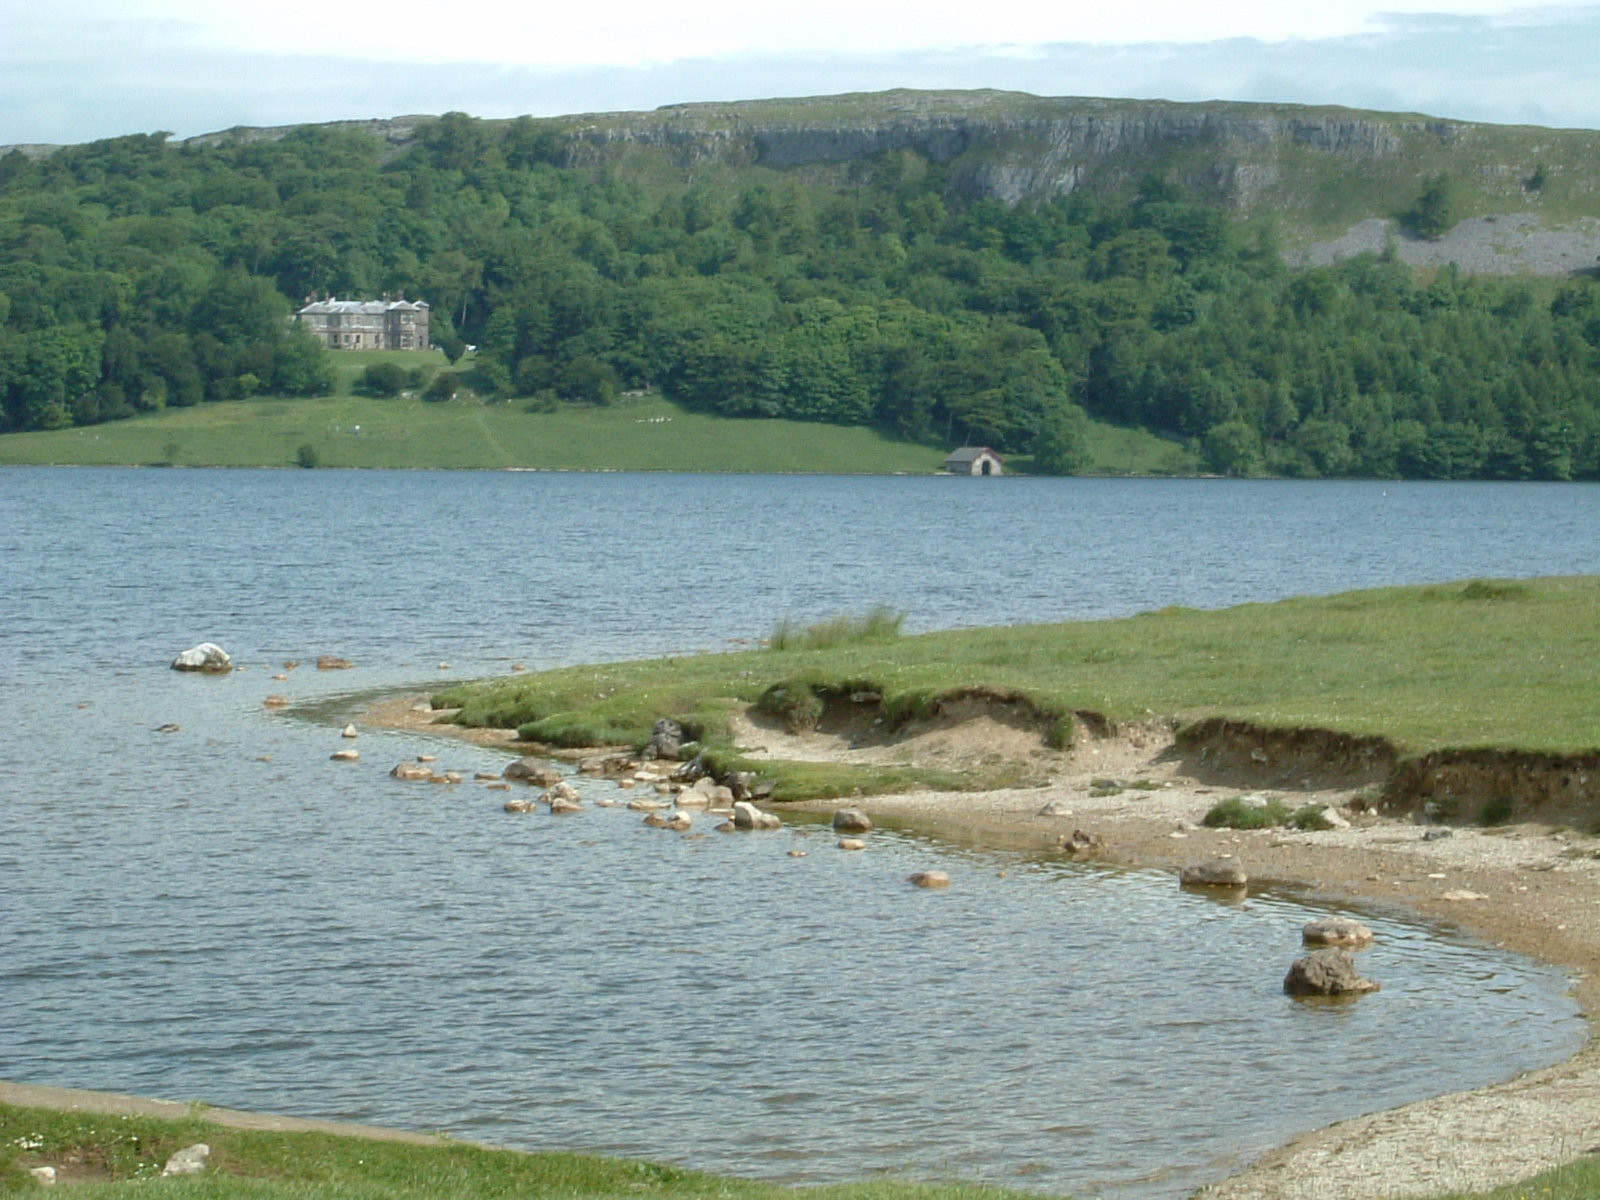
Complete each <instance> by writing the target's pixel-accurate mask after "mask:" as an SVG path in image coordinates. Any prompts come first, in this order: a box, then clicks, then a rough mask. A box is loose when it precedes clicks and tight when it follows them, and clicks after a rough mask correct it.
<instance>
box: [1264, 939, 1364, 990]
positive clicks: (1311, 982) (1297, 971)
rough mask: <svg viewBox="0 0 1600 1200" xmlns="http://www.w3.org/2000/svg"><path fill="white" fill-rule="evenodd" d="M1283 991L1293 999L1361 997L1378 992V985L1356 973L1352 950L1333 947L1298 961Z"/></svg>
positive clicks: (1284, 983) (1290, 971)
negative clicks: (1308, 997) (1302, 997)
mask: <svg viewBox="0 0 1600 1200" xmlns="http://www.w3.org/2000/svg"><path fill="white" fill-rule="evenodd" d="M1283 990H1284V991H1285V992H1287V993H1289V995H1291V996H1359V995H1362V994H1364V993H1366V992H1375V991H1377V990H1378V985H1377V984H1376V983H1374V982H1373V981H1372V980H1370V979H1367V978H1365V977H1364V976H1363V975H1362V974H1361V972H1360V971H1358V970H1356V960H1355V959H1354V958H1352V957H1351V955H1350V951H1348V950H1343V949H1340V948H1338V947H1329V948H1327V949H1324V950H1313V951H1312V952H1311V953H1310V954H1307V955H1306V956H1305V957H1304V958H1297V959H1295V960H1294V962H1293V964H1292V965H1291V966H1290V967H1289V973H1288V974H1287V975H1285V976H1284V978H1283Z"/></svg>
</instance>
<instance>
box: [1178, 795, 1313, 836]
mask: <svg viewBox="0 0 1600 1200" xmlns="http://www.w3.org/2000/svg"><path fill="white" fill-rule="evenodd" d="M1293 816H1294V813H1293V811H1292V810H1291V809H1290V808H1289V806H1288V805H1287V804H1285V803H1284V802H1283V801H1282V800H1268V801H1267V802H1266V803H1265V804H1247V803H1246V802H1245V800H1244V798H1243V797H1242V796H1234V797H1231V798H1230V799H1227V800H1219V801H1217V802H1216V803H1215V804H1213V805H1212V806H1211V807H1210V808H1209V809H1208V810H1207V811H1206V815H1205V816H1204V817H1202V818H1201V821H1200V823H1201V824H1202V825H1204V826H1206V828H1208V829H1276V828H1278V827H1279V826H1281V825H1287V824H1288V823H1289V822H1290V820H1291V819H1292V818H1293Z"/></svg>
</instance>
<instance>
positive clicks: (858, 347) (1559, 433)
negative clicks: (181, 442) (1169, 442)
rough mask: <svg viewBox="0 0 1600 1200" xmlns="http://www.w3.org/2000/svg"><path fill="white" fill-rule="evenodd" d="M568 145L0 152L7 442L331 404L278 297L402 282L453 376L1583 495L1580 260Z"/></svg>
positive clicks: (589, 399) (236, 140)
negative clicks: (1495, 267)
mask: <svg viewBox="0 0 1600 1200" xmlns="http://www.w3.org/2000/svg"><path fill="white" fill-rule="evenodd" d="M572 145H573V143H572V141H571V138H570V137H569V136H568V133H567V132H564V127H563V126H561V125H559V123H555V122H543V121H535V120H532V119H529V118H520V119H518V120H515V121H510V122H480V121H476V120H473V119H472V118H469V117H466V116H464V115H462V114H447V115H446V116H444V117H441V118H438V119H436V120H420V121H418V122H417V123H416V124H415V126H414V128H413V129H412V131H411V133H410V135H409V136H408V139H407V140H406V141H405V142H404V143H402V144H400V145H395V144H393V143H391V142H390V141H388V140H386V139H384V138H382V137H378V136H374V135H372V134H369V133H366V132H362V131H358V130H341V129H333V128H327V127H305V128H301V129H296V130H292V131H289V132H287V133H286V134H284V135H282V136H278V137H274V138H262V137H253V136H247V135H245V134H240V135H237V136H232V137H230V136H226V135H222V136H217V137H214V138H208V139H204V140H196V141H193V142H190V143H186V144H184V145H181V146H171V145H168V144H167V142H166V139H165V138H164V137H163V136H162V135H152V136H144V135H140V136H134V137H127V138H120V139H114V140H111V141H105V142H97V143H93V144H90V145H87V146H78V147H67V148H63V149H61V150H59V151H57V152H56V153H54V154H53V155H50V156H49V157H46V158H42V159H33V158H29V157H26V156H24V155H22V154H20V153H12V154H10V155H7V156H5V157H3V158H0V404H3V415H0V430H3V431H17V430H26V429H41V428H54V427H60V426H62V425H66V424H71V423H79V424H89V423H94V422H99V421H106V420H114V419H117V418H119V417H123V416H127V415H130V414H132V413H136V412H140V411H148V410H152V409H157V408H161V407H163V406H168V405H193V404H197V403H204V402H223V401H227V400H230V399H235V398H239V397H244V396H250V395H256V394H282V395H315V394H319V393H321V392H325V391H327V390H328V388H329V386H330V374H329V370H328V362H327V358H328V354H327V352H326V351H324V350H323V349H322V348H321V347H320V346H319V345H318V344H317V343H315V342H314V341H313V340H312V339H311V338H310V337H309V336H306V335H304V334H303V333H301V332H300V331H298V330H296V329H294V328H292V327H291V325H290V323H289V321H288V319H287V318H288V316H289V314H290V312H291V311H292V310H293V308H295V307H297V306H298V305H299V304H300V303H301V302H303V298H304V297H305V296H307V295H308V294H310V293H312V292H321V293H332V294H336V295H339V296H349V297H358V296H370V297H375V296H377V295H380V294H381V293H384V292H400V291H403V292H404V293H405V294H406V295H407V296H410V297H414V298H422V299H426V300H428V301H429V302H430V304H431V305H432V311H433V325H434V340H435V342H436V344H439V345H441V346H443V347H444V348H445V349H446V350H447V352H449V353H450V355H451V357H452V358H454V357H455V356H456V355H458V354H459V353H460V351H461V349H462V347H463V346H464V344H466V343H472V344H474V345H476V346H477V347H478V351H477V353H476V354H475V355H473V356H470V357H466V358H463V359H462V360H461V362H460V363H459V364H458V370H459V371H460V379H461V381H462V383H463V385H464V386H465V387H470V388H471V389H472V390H473V391H475V392H476V393H477V394H478V395H480V396H483V397H485V398H489V399H510V398H517V399H518V401H519V402H522V403H531V404H533V405H535V406H544V407H548V406H553V405H556V404H560V403H581V404H610V403H615V402H617V401H618V399H619V397H620V396H621V395H622V393H624V392H626V391H629V390H634V389H641V388H654V389H658V390H660V391H662V392H664V393H665V394H667V395H668V396H670V397H672V398H674V399H677V400H679V401H680V402H682V403H685V404H687V405H690V406H692V407H695V408H698V409H702V410H705V411H710V412H716V413H722V414H728V415H742V416H749V417H756V418H758V417H764V416H783V417H789V418H795V419H801V420H810V421H821V422H830V423H838V424H873V425H876V426H879V427H882V428H886V429H889V430H892V431H895V432H897V433H899V434H901V435H903V436H905V437H907V438H911V439H916V440H926V441H931V442H940V443H946V444H958V443H980V444H989V445H993V446H995V447H997V448H999V449H1001V450H1003V451H1009V452H1015V453H1031V454H1033V455H1035V456H1036V459H1037V462H1038V464H1039V466H1040V468H1041V469H1045V470H1058V471H1070V470H1072V469H1074V467H1075V466H1076V465H1077V463H1078V461H1079V457H1078V446H1079V439H1080V436H1081V428H1082V423H1083V421H1084V419H1085V413H1086V412H1087V413H1089V414H1093V415H1095V416H1097V417H1100V418H1104V419H1107V420H1112V421H1116V422H1122V423H1129V424H1137V425H1143V426H1146V427H1149V428H1152V429H1155V430H1158V431H1162V432H1166V433H1171V434H1174V435H1177V436H1180V437H1184V438H1190V439H1194V440H1195V442H1196V444H1197V445H1198V446H1199V447H1201V449H1202V450H1203V452H1204V453H1205V455H1206V457H1207V460H1208V462H1209V463H1210V465H1211V466H1212V468H1213V469H1216V470H1219V471H1229V472H1235V473H1253V472H1262V471H1271V472H1276V473H1284V474H1293V475H1305V476H1313V475H1352V474H1354V475H1382V476H1392V475H1405V476H1419V477H1428V478H1549V479H1566V478H1586V479H1594V478H1600V357H1597V347H1600V285H1597V284H1596V283H1595V281H1594V280H1593V279H1590V278H1571V279H1568V280H1565V281H1551V280H1541V279H1531V278H1530V279H1517V278H1510V279H1507V278H1492V277H1475V276H1466V275H1462V274H1458V273H1456V272H1453V271H1450V270H1445V271H1441V272H1437V273H1434V274H1432V275H1429V276H1417V275H1415V274H1413V272H1412V271H1410V270H1409V269H1407V268H1405V267H1403V266H1401V265H1400V264H1399V263H1397V262H1395V261H1391V260H1389V256H1385V255H1379V256H1376V257H1374V256H1366V257H1363V258H1360V259H1356V260H1353V261H1350V262H1347V263H1344V264H1340V265H1336V266H1331V267H1319V268H1312V269H1304V270H1295V269H1291V268H1289V267H1288V266H1286V265H1285V263H1284V260H1283V256H1282V254H1281V252H1280V247H1279V244H1278V241H1277V239H1276V238H1275V236H1274V233H1273V226H1272V223H1271V222H1270V221H1269V220H1265V219H1263V218H1262V217H1261V215H1260V214H1259V213H1258V214H1257V215H1256V216H1255V217H1254V218H1252V220H1251V221H1250V222H1249V223H1241V222H1239V221H1238V220H1237V219H1236V218H1235V217H1234V216H1233V215H1230V214H1229V213H1228V212H1226V211H1225V210H1224V209H1223V208H1221V207H1218V206H1217V205H1215V204H1214V203H1211V202H1209V201H1207V200H1204V199H1200V198H1197V197H1196V196H1195V195H1194V192H1193V190H1192V189H1188V188H1186V186H1185V185H1184V183H1183V178H1184V176H1183V175H1182V173H1180V172H1174V171H1167V172H1165V173H1162V172H1159V171H1153V172H1151V173H1147V174H1145V175H1143V176H1141V177H1138V178H1136V179H1133V180H1132V181H1131V182H1130V183H1129V184H1128V186H1127V187H1126V188H1124V189H1122V190H1120V191H1118V190H1117V189H1115V188H1103V189H1099V190H1095V191H1093V192H1092V193H1091V191H1090V190H1083V191H1079V192H1076V193H1074V194H1066V195H1062V194H1057V195H1053V196H1049V197H1044V198H1025V199H1021V200H1018V201H1017V202H1016V203H1014V204H1007V203H1004V202H1002V201H1000V200H997V199H993V198H983V197H979V198H973V195H972V192H971V189H970V188H966V187H957V186H955V184H954V182H953V180H952V176H951V171H952V168H951V167H950V166H949V165H948V164H946V163H943V162H941V161H939V156H938V155H937V154H933V153H929V152H925V151H924V150H922V149H918V148H915V147H913V146H908V145H901V146H897V147H891V148H888V149H879V150H875V151H874V152H872V153H870V154H868V155H867V156H865V157H859V158H849V159H846V160H843V161H840V162H835V163H833V164H831V165H830V166H829V168H828V169H827V170H825V171H821V170H814V169H812V168H810V167H807V166H804V165H796V166H771V165H760V164H737V163H726V162H712V163H707V162H689V163H675V162H673V161H672V158H671V155H666V154H665V153H663V155H661V156H657V157H649V156H650V155H653V154H654V153H655V152H654V151H652V150H649V149H648V148H646V149H638V148H637V147H636V148H635V149H634V150H633V151H631V152H630V153H631V155H632V157H630V158H629V159H628V160H627V161H622V160H608V159H605V158H604V157H603V156H601V157H600V158H599V159H597V160H596V161H594V162H590V163H587V164H584V163H581V162H576V161H575V160H574V154H573V151H572ZM640 155H645V156H646V157H647V158H648V161H647V162H643V164H642V165H641V161H640V159H639V156H640ZM680 157H681V156H680ZM691 157H692V156H691ZM1534 182H1535V183H1540V182H1542V181H1538V180H1535V181H1534ZM1451 197H1452V189H1451V186H1450V179H1449V176H1448V175H1447V174H1441V173H1434V174H1430V175H1428V176H1427V177H1424V178H1419V179H1418V180H1417V181H1416V190H1415V198H1416V200H1417V207H1416V211H1414V212H1413V213H1412V214H1411V215H1412V218H1413V222H1414V223H1416V224H1419V228H1421V221H1422V220H1423V219H1425V221H1426V222H1427V225H1426V227H1425V228H1421V231H1422V232H1428V231H1429V230H1430V229H1433V228H1437V227H1439V226H1440V225H1441V224H1442V225H1443V226H1444V227H1448V224H1449V223H1450V220H1451V219H1452V215H1453V214H1452V211H1451V205H1452V199H1451ZM435 360H436V361H437V362H438V364H439V366H440V367H444V366H445V364H444V360H443V359H442V358H436V359H435ZM449 390H450V389H448V388H442V389H438V392H439V394H440V395H447V394H449Z"/></svg>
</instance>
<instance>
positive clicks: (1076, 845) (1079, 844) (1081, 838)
mask: <svg viewBox="0 0 1600 1200" xmlns="http://www.w3.org/2000/svg"><path fill="white" fill-rule="evenodd" d="M1056 848H1057V849H1059V850H1061V851H1062V852H1063V853H1065V854H1072V855H1076V856H1078V857H1080V858H1090V857H1093V856H1094V855H1096V854H1104V853H1105V850H1106V840H1105V838H1103V837H1101V836H1100V835H1099V834H1098V833H1090V832H1089V831H1088V830H1087V829H1074V830H1073V831H1072V832H1071V833H1065V834H1062V835H1061V836H1060V837H1059V838H1057V839H1056Z"/></svg>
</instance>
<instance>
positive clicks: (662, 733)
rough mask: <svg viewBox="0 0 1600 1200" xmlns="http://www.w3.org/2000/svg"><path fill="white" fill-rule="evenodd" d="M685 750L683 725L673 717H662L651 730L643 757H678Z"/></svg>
mask: <svg viewBox="0 0 1600 1200" xmlns="http://www.w3.org/2000/svg"><path fill="white" fill-rule="evenodd" d="M682 750H683V726H682V725H680V724H678V722H676V721H674V720H673V719H672V718H671V717H662V718H661V720H659V721H657V722H656V723H655V725H654V727H653V728H652V729H651V730H650V740H649V741H648V742H646V743H645V745H644V752H643V753H642V754H641V755H640V757H641V758H646V759H651V758H672V759H676V758H677V757H678V756H679V754H680V753H681V752H682Z"/></svg>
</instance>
